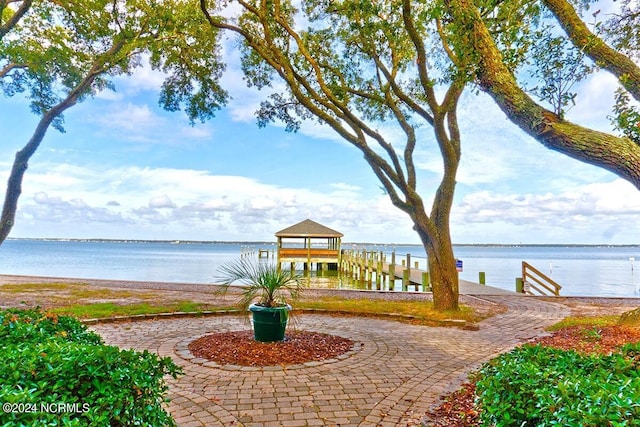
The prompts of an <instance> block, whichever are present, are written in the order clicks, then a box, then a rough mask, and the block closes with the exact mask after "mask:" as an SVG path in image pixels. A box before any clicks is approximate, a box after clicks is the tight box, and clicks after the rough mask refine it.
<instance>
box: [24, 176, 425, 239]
mask: <svg viewBox="0 0 640 427" xmlns="http://www.w3.org/2000/svg"><path fill="white" fill-rule="evenodd" d="M45 168H46V165H38V166H37V167H35V168H34V170H31V171H30V176H31V177H32V178H33V179H31V180H30V181H29V183H27V184H26V185H25V188H24V190H25V191H24V194H23V196H22V199H21V206H20V209H19V211H18V215H19V219H18V221H17V224H16V227H15V230H14V236H15V237H21V236H23V237H33V236H36V237H60V236H52V235H51V233H52V232H53V233H60V232H61V230H63V232H65V233H67V234H66V235H64V236H63V237H113V238H158V235H157V234H158V233H161V236H162V237H160V238H168V239H173V238H176V239H196V240H215V239H221V240H253V239H259V240H263V239H264V240H271V239H273V233H274V232H275V231H277V230H279V229H281V228H284V227H286V226H288V225H291V224H294V223H296V222H298V221H301V220H303V219H305V218H312V219H314V220H316V221H319V222H321V223H324V224H326V225H327V226H329V227H332V228H335V229H338V230H341V231H342V230H344V231H343V232H344V233H345V235H346V236H347V239H350V240H352V241H354V240H355V241H357V240H376V239H378V240H381V241H412V240H413V241H415V239H416V238H415V234H414V232H413V231H412V230H411V226H410V225H409V223H408V219H407V217H406V215H404V214H402V213H401V212H399V211H398V210H397V209H395V208H393V207H392V206H391V204H390V202H389V201H388V199H387V198H386V197H384V196H381V197H378V198H376V199H366V198H364V197H363V196H362V195H361V194H360V192H359V189H358V188H357V187H356V186H350V185H347V184H340V183H338V184H335V185H334V187H335V188H336V189H337V191H332V192H328V193H325V192H315V191H311V190H309V189H304V188H296V187H293V186H291V187H279V186H275V185H269V184H264V183H261V182H259V181H257V180H254V179H251V178H247V177H241V176H224V175H213V174H211V173H208V172H206V171H198V170H183V169H170V168H138V167H123V168H115V169H105V170H100V169H95V168H91V169H89V168H86V169H85V168H83V167H80V166H77V165H58V166H57V167H54V168H51V169H48V170H46V169H45ZM44 170H46V172H43V171H44ZM58 174H60V175H63V176H60V177H58V176H57V175H58ZM45 176H46V177H47V179H45V178H44V177H45ZM69 183H73V185H71V186H69V185H68V184H69ZM343 189H344V190H343ZM159 191H161V192H159ZM74 224H75V227H74ZM52 230H53V231H52ZM221 230H223V231H221ZM372 234H373V236H375V239H374V238H372V237H371V236H372Z"/></svg>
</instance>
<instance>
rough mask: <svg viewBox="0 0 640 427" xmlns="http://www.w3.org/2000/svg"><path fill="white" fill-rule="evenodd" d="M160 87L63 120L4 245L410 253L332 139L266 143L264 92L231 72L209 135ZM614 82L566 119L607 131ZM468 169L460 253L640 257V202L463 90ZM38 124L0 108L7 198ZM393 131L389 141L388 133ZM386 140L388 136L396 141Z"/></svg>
mask: <svg viewBox="0 0 640 427" xmlns="http://www.w3.org/2000/svg"><path fill="white" fill-rule="evenodd" d="M162 78H163V76H162V75H160V74H159V73H157V72H154V71H152V70H150V69H149V68H147V67H145V68H141V69H138V71H137V72H136V73H134V74H133V75H132V76H128V77H126V78H117V79H116V80H115V84H116V91H115V92H103V93H100V94H98V96H97V97H96V98H94V99H89V100H86V101H85V102H83V103H81V104H79V105H77V106H75V107H73V108H72V109H70V110H68V111H67V113H66V114H65V117H64V119H65V129H66V133H63V134H61V133H59V132H58V131H56V130H54V129H53V128H51V129H49V131H48V133H47V135H46V137H45V139H44V141H43V143H42V146H41V147H40V148H39V150H38V152H37V153H36V154H35V156H34V157H33V158H32V160H31V161H30V163H29V169H28V170H27V173H26V175H25V179H24V183H23V193H22V196H21V198H20V201H19V207H18V213H17V218H16V223H15V226H14V228H13V231H12V233H11V236H10V237H12V238H109V239H153V240H156V239H157V240H203V241H274V240H275V237H274V233H275V232H277V231H279V230H281V229H283V228H286V227H288V226H290V225H293V224H295V223H297V222H299V221H302V220H304V219H307V218H309V219H312V220H314V221H317V222H319V223H321V224H324V225H326V226H328V227H330V228H333V229H335V230H338V231H340V232H342V233H343V234H344V235H345V237H344V239H343V240H344V241H346V242H374V243H419V240H418V237H417V235H416V233H415V231H413V229H412V224H411V222H410V220H409V218H408V216H407V215H406V214H404V213H403V212H401V211H399V210H398V209H396V208H395V207H393V206H392V205H391V202H390V201H389V199H388V197H387V196H386V195H385V194H384V192H383V191H382V189H381V184H380V183H379V182H378V181H377V178H376V177H375V175H374V174H373V172H372V171H371V169H370V168H369V166H368V165H367V163H366V162H365V161H364V159H363V157H362V154H360V152H359V151H358V150H357V149H355V148H354V147H352V146H350V145H349V144H347V143H346V142H345V141H343V140H341V139H340V137H339V136H337V135H336V134H335V133H333V131H332V130H330V129H328V128H326V127H323V126H321V125H319V124H318V123H315V122H305V123H304V124H303V126H302V128H301V130H300V131H299V132H297V133H287V132H285V130H284V127H283V126H281V125H271V126H268V127H267V128H263V129H260V128H258V126H257V122H256V119H255V115H254V112H255V111H256V109H257V107H258V105H259V103H260V101H261V100H262V99H263V98H264V96H265V94H262V93H258V92H256V91H255V90H250V89H247V88H246V87H245V85H244V82H243V80H242V75H241V73H240V71H239V70H238V69H237V67H234V66H230V67H229V69H228V70H227V73H226V74H225V76H224V78H223V86H224V87H225V88H227V90H228V91H229V92H230V94H231V96H232V100H231V101H230V102H229V104H228V106H227V107H226V108H224V109H223V110H221V111H219V112H218V113H217V114H216V117H215V118H214V119H212V120H210V121H208V122H206V123H196V124H195V125H193V126H192V125H190V124H189V121H188V119H187V118H186V116H185V115H184V113H182V112H174V113H169V112H165V111H163V110H162V109H161V108H160V107H158V104H157V100H158V94H159V87H160V85H161V83H162ZM615 88H616V82H615V79H613V78H612V77H611V76H609V75H608V74H606V73H604V72H599V73H596V74H595V75H593V76H592V77H590V78H589V79H588V80H587V81H585V82H583V83H582V84H581V85H580V87H579V88H578V89H579V90H578V98H577V105H576V106H575V107H574V108H572V109H571V110H569V112H568V114H567V118H568V119H570V120H572V121H575V122H577V123H580V124H584V125H587V126H589V127H592V128H596V129H600V130H604V131H611V125H610V123H609V121H608V120H607V119H606V116H607V115H608V114H609V113H610V111H611V106H612V105H613V93H614V90H615ZM459 119H460V125H461V131H462V161H461V165H460V168H459V172H458V183H457V187H456V193H455V199H454V206H453V209H452V216H451V230H452V239H453V242H454V243H457V244H482V243H491V244H498V243H503V244H640V227H638V225H637V224H638V223H639V221H638V220H639V219H640V216H639V215H640V191H638V190H637V189H635V187H633V186H632V185H631V184H629V183H628V182H626V181H624V180H622V179H621V178H618V177H617V176H615V175H613V174H611V173H609V172H607V171H605V170H603V169H599V168H596V167H594V166H590V165H587V164H584V163H581V162H579V161H577V160H573V159H571V158H569V157H567V156H564V155H561V154H559V153H556V152H553V151H551V150H548V149H547V148H545V147H543V146H542V145H541V144H540V143H538V142H537V141H535V140H533V139H532V138H530V137H529V136H527V135H526V134H524V133H523V132H522V131H520V130H519V129H518V128H517V127H516V126H515V125H513V124H511V122H509V121H508V120H507V119H506V117H505V116H504V115H503V114H502V112H500V111H499V109H498V108H497V107H496V106H495V104H494V103H493V101H492V100H491V99H490V98H489V97H488V96H486V95H484V94H475V93H471V92H470V91H467V92H465V94H464V96H463V99H462V102H461V105H460V112H459ZM36 123H37V117H36V116H35V115H33V114H32V113H31V112H30V110H29V106H28V102H27V101H26V100H25V99H23V98H20V97H14V98H2V97H0V129H2V132H1V134H2V137H1V139H0V141H1V142H0V194H1V195H2V196H3V197H4V188H5V183H6V181H7V178H8V175H9V170H10V168H11V164H12V162H13V157H14V155H15V153H16V151H18V150H19V149H20V148H21V147H22V146H24V144H25V143H26V142H27V141H28V139H29V137H30V136H31V134H32V132H33V130H34V128H35V125H36ZM389 132H392V131H389ZM422 132H423V134H422V135H423V136H424V138H422V139H421V141H422V142H421V145H420V147H419V149H418V151H417V153H416V164H417V167H418V181H419V189H420V192H421V195H422V196H423V198H424V199H425V201H426V202H427V203H428V204H430V203H431V198H432V194H433V189H434V188H435V187H434V186H435V185H436V184H437V182H438V181H439V178H440V173H441V169H442V167H441V166H440V163H441V160H440V156H439V155H438V154H437V152H436V151H435V147H434V146H433V142H432V140H431V139H430V137H429V129H424V130H422ZM392 136H393V135H392Z"/></svg>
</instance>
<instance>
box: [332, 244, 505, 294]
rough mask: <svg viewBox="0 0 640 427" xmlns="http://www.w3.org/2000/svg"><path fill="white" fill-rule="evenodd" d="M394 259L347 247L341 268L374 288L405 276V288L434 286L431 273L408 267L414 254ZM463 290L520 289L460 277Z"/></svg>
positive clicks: (477, 291)
mask: <svg viewBox="0 0 640 427" xmlns="http://www.w3.org/2000/svg"><path fill="white" fill-rule="evenodd" d="M394 261H395V256H393V257H392V260H391V262H387V260H386V257H385V256H384V255H383V254H382V253H379V252H366V251H361V252H357V251H344V252H343V254H342V262H341V270H342V272H343V273H345V274H347V275H348V276H350V277H351V278H352V279H354V280H360V281H362V282H367V283H370V284H371V287H372V289H373V288H374V287H375V289H379V290H382V289H385V287H388V288H389V289H393V287H392V284H394V285H395V281H396V280H402V285H403V286H402V289H403V290H411V288H412V287H413V289H415V290H416V291H417V290H422V291H427V290H430V281H429V273H428V272H427V271H426V270H423V269H420V268H418V267H417V263H415V264H414V267H407V266H408V265H410V264H411V258H410V257H409V256H408V257H407V259H405V260H403V263H402V264H397V263H394ZM459 292H460V294H463V295H516V292H512V291H508V290H504V289H500V288H496V287H493V286H487V285H484V284H479V283H474V282H469V281H466V280H460V281H459Z"/></svg>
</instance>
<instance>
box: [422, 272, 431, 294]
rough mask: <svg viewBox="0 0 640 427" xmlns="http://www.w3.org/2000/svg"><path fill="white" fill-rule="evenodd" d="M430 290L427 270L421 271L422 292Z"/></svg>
mask: <svg viewBox="0 0 640 427" xmlns="http://www.w3.org/2000/svg"><path fill="white" fill-rule="evenodd" d="M430 290H431V283H430V282H429V272H428V271H423V272H422V292H427V291H430Z"/></svg>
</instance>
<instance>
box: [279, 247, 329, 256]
mask: <svg viewBox="0 0 640 427" xmlns="http://www.w3.org/2000/svg"><path fill="white" fill-rule="evenodd" d="M279 254H280V258H286V257H291V256H307V255H311V256H313V257H337V256H338V250H337V249H316V248H280V250H279Z"/></svg>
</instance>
